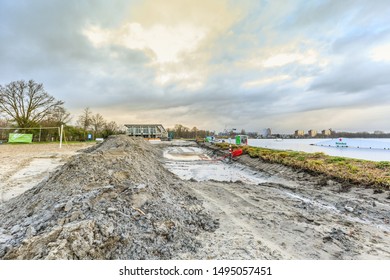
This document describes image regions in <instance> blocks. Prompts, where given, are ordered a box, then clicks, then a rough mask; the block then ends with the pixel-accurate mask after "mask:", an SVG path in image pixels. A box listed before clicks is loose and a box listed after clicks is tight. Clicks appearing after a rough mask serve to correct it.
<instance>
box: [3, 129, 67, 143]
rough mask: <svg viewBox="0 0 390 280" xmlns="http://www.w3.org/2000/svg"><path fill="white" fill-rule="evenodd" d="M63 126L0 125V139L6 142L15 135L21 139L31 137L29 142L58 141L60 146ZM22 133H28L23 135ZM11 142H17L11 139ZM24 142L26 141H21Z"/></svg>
mask: <svg viewBox="0 0 390 280" xmlns="http://www.w3.org/2000/svg"><path fill="white" fill-rule="evenodd" d="M63 133H64V127H63V125H61V126H52V127H42V126H40V127H0V141H1V142H7V141H9V140H10V137H13V138H12V139H15V137H21V139H23V138H24V139H27V138H29V137H31V140H30V141H28V142H29V143H31V142H55V141H59V142H60V148H61V147H62V140H63ZM23 135H29V136H28V137H27V136H23ZM13 142H18V141H17V140H16V141H13ZM22 142H25V143H26V141H22Z"/></svg>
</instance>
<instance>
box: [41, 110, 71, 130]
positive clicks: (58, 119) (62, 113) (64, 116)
mask: <svg viewBox="0 0 390 280" xmlns="http://www.w3.org/2000/svg"><path fill="white" fill-rule="evenodd" d="M70 120H71V117H70V113H69V112H68V111H67V110H66V109H65V108H64V107H63V106H58V107H56V108H54V109H53V110H52V111H51V112H50V114H49V115H48V116H47V118H46V122H47V123H48V124H52V125H55V126H60V125H62V124H64V125H65V124H67V123H68V122H69V121H70Z"/></svg>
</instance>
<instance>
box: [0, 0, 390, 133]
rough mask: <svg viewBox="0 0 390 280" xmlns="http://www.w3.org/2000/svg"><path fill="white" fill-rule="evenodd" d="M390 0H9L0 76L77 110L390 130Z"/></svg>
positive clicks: (223, 123)
mask: <svg viewBox="0 0 390 280" xmlns="http://www.w3.org/2000/svg"><path fill="white" fill-rule="evenodd" d="M389 15H390V1H389V0H383V1H380V0H372V1H369V0H364V1H359V0H342V1H341V0H334V1H326V0H318V1H316V0H312V1H307V0H302V1H298V0H296V1H294V0H291V1H285V0H280V1H278V0H272V1H271V0H269V1H266V0H264V1H261V0H240V1H233V0H230V1H229V0H161V1H160V0H133V1H129V0H123V1H119V0H112V1H105V0H104V1H103V0H101V1H98V0H94V1H92V0H91V1H80V0H67V1H64V0H50V1H47V0H25V1H19V0H0V84H2V85H5V84H8V83H10V82H11V81H16V80H20V79H24V80H29V79H33V80H35V81H36V82H39V83H43V84H44V86H45V89H46V90H47V91H48V92H49V93H50V94H51V95H53V96H54V97H56V98H57V99H61V100H63V101H65V106H66V108H67V109H68V110H69V111H70V112H71V113H72V114H73V115H74V116H75V117H74V120H76V119H77V116H78V114H80V112H81V111H82V110H83V108H85V107H90V108H91V110H92V111H93V112H95V113H97V112H99V113H101V114H102V115H103V116H104V117H105V118H106V119H108V120H110V121H111V120H114V121H116V122H117V123H118V124H125V123H162V124H163V125H164V126H165V127H173V126H174V125H175V124H178V123H180V124H183V125H185V126H188V127H190V128H192V127H193V126H196V127H198V128H200V129H210V130H216V131H222V130H224V129H225V128H227V129H230V128H233V127H234V128H237V129H242V128H243V129H245V130H247V131H261V130H262V129H264V128H267V127H270V128H272V131H273V132H279V133H292V132H293V131H294V130H296V129H303V130H308V129H316V130H322V129H326V128H333V129H335V130H338V131H340V130H347V131H371V132H372V131H374V130H383V131H386V132H390V20H389Z"/></svg>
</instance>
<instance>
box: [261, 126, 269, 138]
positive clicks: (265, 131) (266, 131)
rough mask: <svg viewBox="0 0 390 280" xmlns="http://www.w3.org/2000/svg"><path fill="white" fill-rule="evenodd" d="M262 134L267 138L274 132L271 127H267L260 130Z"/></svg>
mask: <svg viewBox="0 0 390 280" xmlns="http://www.w3.org/2000/svg"><path fill="white" fill-rule="evenodd" d="M260 135H261V136H262V137H264V138H267V137H271V135H272V132H271V128H265V129H263V130H262V131H261V132H260Z"/></svg>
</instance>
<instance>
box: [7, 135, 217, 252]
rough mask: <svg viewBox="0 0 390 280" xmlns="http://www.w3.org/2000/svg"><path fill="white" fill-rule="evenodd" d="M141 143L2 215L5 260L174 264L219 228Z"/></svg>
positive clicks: (101, 149) (111, 147)
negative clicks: (201, 235)
mask: <svg viewBox="0 0 390 280" xmlns="http://www.w3.org/2000/svg"><path fill="white" fill-rule="evenodd" d="M182 184H183V182H182V181H180V180H179V179H177V178H176V177H175V176H174V175H172V174H171V173H169V172H168V171H167V170H166V169H164V168H163V167H162V165H161V163H160V154H159V151H158V150H157V149H156V148H155V147H153V146H152V145H150V144H149V143H147V142H145V141H144V140H143V139H136V138H129V137H127V136H116V137H111V138H109V139H107V141H105V142H104V143H102V144H100V145H96V146H94V147H93V148H89V149H88V150H87V151H86V152H84V153H82V154H79V155H77V156H74V157H73V158H72V159H71V160H69V161H68V162H67V163H66V164H65V165H64V166H62V167H61V168H60V169H59V170H57V171H56V172H54V173H53V174H52V175H51V176H50V177H49V178H48V179H47V180H46V181H44V182H41V183H40V184H39V185H37V186H36V187H34V188H33V189H31V190H29V191H27V192H26V193H24V194H22V195H20V196H19V197H17V198H15V199H12V200H10V201H8V202H6V203H4V204H3V205H1V207H0V213H1V214H0V258H2V259H174V258H176V256H178V255H180V254H183V253H186V252H191V251H196V250H197V248H199V247H200V246H201V244H200V243H199V242H198V241H196V239H195V236H196V235H197V234H198V233H200V232H202V231H204V230H206V231H213V230H215V229H216V228H217V226H218V223H217V222H216V221H215V220H213V219H212V218H211V217H210V216H209V215H208V213H206V212H205V211H204V208H203V206H202V205H201V202H200V201H199V200H197V199H196V198H194V197H193V196H190V195H189V194H188V193H187V192H186V191H184V190H183V187H182V186H183V185H182Z"/></svg>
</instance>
